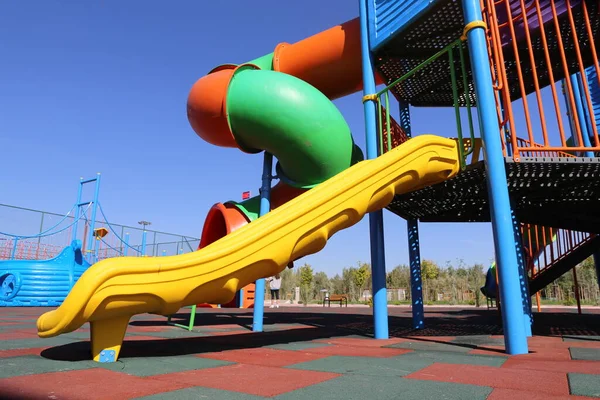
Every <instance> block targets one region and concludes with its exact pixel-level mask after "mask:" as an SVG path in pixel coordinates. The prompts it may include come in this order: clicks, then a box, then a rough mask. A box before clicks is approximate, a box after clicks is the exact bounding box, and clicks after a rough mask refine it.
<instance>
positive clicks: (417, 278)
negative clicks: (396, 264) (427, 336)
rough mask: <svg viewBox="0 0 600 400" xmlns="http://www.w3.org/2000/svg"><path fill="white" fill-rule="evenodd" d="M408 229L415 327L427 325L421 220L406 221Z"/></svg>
mask: <svg viewBox="0 0 600 400" xmlns="http://www.w3.org/2000/svg"><path fill="white" fill-rule="evenodd" d="M406 227H407V230H408V257H409V260H410V296H411V301H412V323H413V328H414V329H423V328H424V327H425V310H424V309H423V280H422V279H421V251H420V247H419V222H418V221H417V220H412V219H411V220H408V221H406Z"/></svg>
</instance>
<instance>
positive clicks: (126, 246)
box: [123, 232, 129, 257]
mask: <svg viewBox="0 0 600 400" xmlns="http://www.w3.org/2000/svg"><path fill="white" fill-rule="evenodd" d="M127 252H129V232H127V233H126V234H125V248H124V249H123V255H124V256H125V257H127Z"/></svg>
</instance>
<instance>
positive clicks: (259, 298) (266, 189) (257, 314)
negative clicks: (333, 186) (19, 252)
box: [252, 152, 273, 332]
mask: <svg viewBox="0 0 600 400" xmlns="http://www.w3.org/2000/svg"><path fill="white" fill-rule="evenodd" d="M272 171H273V154H271V153H267V152H265V156H264V159H263V172H262V186H261V188H260V210H259V214H258V215H259V217H262V216H263V215H265V214H266V213H268V212H269V211H271V179H272V175H271V173H272ZM264 313H265V280H264V278H263V279H258V280H257V281H256V290H255V292H254V313H253V316H252V318H253V319H252V330H253V331H254V332H262V331H263V318H264Z"/></svg>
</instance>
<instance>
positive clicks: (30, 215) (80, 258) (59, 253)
mask: <svg viewBox="0 0 600 400" xmlns="http://www.w3.org/2000/svg"><path fill="white" fill-rule="evenodd" d="M88 183H95V187H94V196H93V198H92V200H90V201H83V200H82V193H83V187H84V185H86V184H88ZM99 189H100V175H98V176H97V177H95V178H93V179H87V180H86V179H81V180H80V182H79V190H78V197H77V200H76V202H75V204H74V205H73V207H72V208H71V209H70V210H69V212H67V213H66V214H64V215H60V214H54V213H48V212H40V211H36V210H30V209H24V208H21V207H15V206H8V205H0V213H1V215H2V220H3V225H4V226H3V228H6V227H10V226H11V221H18V223H17V222H15V223H14V225H15V226H16V227H18V229H19V230H23V229H27V227H29V228H30V229H31V228H33V227H34V226H35V225H36V224H39V231H38V233H35V234H33V235H15V234H8V233H4V232H0V306H4V307H15V306H21V307H23V306H29V307H38V306H49V307H55V306H59V305H60V304H61V303H62V301H63V300H64V298H65V297H66V296H67V294H68V293H69V291H70V290H71V288H72V287H73V285H74V284H75V283H76V282H77V280H78V279H79V278H80V277H81V275H82V274H83V272H84V271H85V270H87V269H88V268H89V267H90V265H92V264H94V263H96V262H97V261H99V260H103V259H106V258H112V257H120V256H127V255H128V254H133V255H137V256H159V255H161V256H164V255H167V254H169V253H170V254H181V253H184V252H188V251H194V250H195V249H196V247H197V243H198V239H195V238H191V237H187V236H181V235H178V236H175V235H172V234H167V233H164V232H158V231H147V230H146V229H138V228H134V227H126V226H122V225H116V224H111V223H109V222H108V220H107V218H106V215H105V214H104V210H103V209H102V206H101V204H100V202H99V196H98V194H99ZM97 211H99V212H100V216H101V219H97V218H96V217H97ZM27 222H30V224H27Z"/></svg>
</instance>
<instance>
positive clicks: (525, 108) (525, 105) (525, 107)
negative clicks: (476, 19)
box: [504, 1, 564, 144]
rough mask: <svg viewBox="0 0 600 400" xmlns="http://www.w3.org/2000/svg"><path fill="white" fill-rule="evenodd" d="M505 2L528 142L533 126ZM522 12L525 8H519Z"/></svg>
mask: <svg viewBox="0 0 600 400" xmlns="http://www.w3.org/2000/svg"><path fill="white" fill-rule="evenodd" d="M504 4H506V14H507V15H508V28H509V30H510V35H511V39H512V40H511V42H512V47H513V52H514V55H515V61H516V62H515V64H516V67H517V76H518V77H519V88H520V90H521V101H522V102H523V112H524V113H525V124H526V126H527V134H528V136H529V141H530V142H532V143H533V142H535V139H534V137H533V128H532V127H531V115H530V113H529V104H528V102H527V91H526V90H525V84H524V83H523V81H524V79H523V70H522V69H521V57H519V49H518V47H517V39H516V35H515V26H514V24H513V17H512V10H511V8H510V3H509V2H507V1H505V2H504ZM521 11H522V12H523V13H524V12H525V10H523V9H521ZM563 144H564V143H563Z"/></svg>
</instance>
